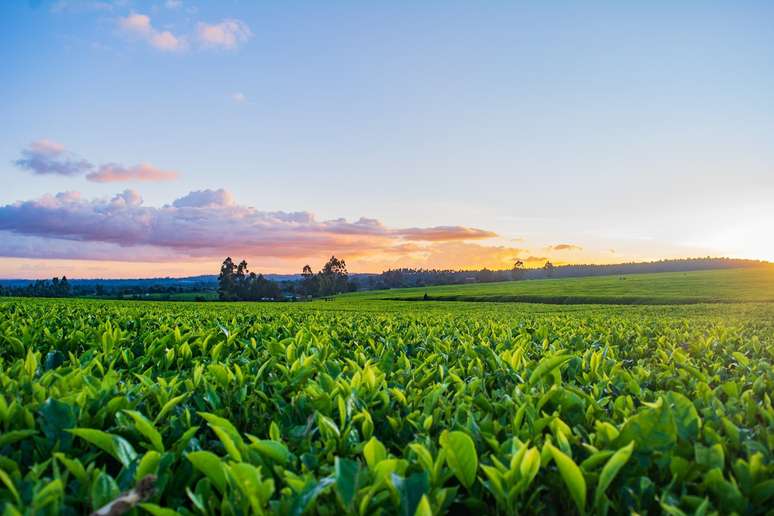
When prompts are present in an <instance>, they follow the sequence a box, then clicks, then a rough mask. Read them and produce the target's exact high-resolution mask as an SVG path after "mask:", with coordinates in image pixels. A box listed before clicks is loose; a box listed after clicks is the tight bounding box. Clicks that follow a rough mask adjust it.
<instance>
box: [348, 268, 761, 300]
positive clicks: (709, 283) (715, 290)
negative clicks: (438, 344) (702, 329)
mask: <svg viewBox="0 0 774 516" xmlns="http://www.w3.org/2000/svg"><path fill="white" fill-rule="evenodd" d="M425 293H427V294H428V296H430V297H431V298H432V299H434V300H441V301H444V300H445V301H500V302H513V301H515V302H532V303H552V304H579V303H580V304H692V303H717V302H754V301H756V302H770V301H774V267H768V268H750V269H727V270H709V271H692V272H665V273H652V274H627V275H620V276H596V277H582V278H561V279H541V280H528V281H508V282H499V283H476V284H468V285H443V286H434V287H417V288H406V289H396V290H381V291H371V292H359V293H354V294H348V295H347V296H346V297H353V298H356V299H358V300H363V299H392V298H395V299H413V300H421V299H422V298H423V296H424V294H425Z"/></svg>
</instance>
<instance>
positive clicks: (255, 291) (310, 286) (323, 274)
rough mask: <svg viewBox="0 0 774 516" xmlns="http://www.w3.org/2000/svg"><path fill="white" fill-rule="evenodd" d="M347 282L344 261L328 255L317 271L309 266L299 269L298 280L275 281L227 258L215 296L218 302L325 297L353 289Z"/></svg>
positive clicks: (244, 262)
mask: <svg viewBox="0 0 774 516" xmlns="http://www.w3.org/2000/svg"><path fill="white" fill-rule="evenodd" d="M355 288H356V286H355V284H354V283H352V282H350V281H349V273H348V272H347V264H346V263H345V261H344V260H342V259H339V258H336V257H335V256H331V259H330V260H328V261H327V262H326V263H325V265H323V268H322V269H321V270H320V271H319V272H317V273H316V274H315V273H314V272H313V271H312V268H311V267H310V266H309V265H305V266H304V268H303V270H302V271H301V280H300V281H297V282H282V283H278V282H276V281H272V280H270V279H267V278H266V277H264V276H263V274H256V273H255V272H251V271H250V270H248V265H247V262H246V261H245V260H242V261H241V262H239V264H234V261H233V260H232V259H231V257H228V258H226V259H225V260H224V261H223V264H222V265H221V267H220V274H219V275H218V298H219V299H220V300H221V301H273V300H278V299H284V298H290V299H297V298H299V297H301V298H313V297H326V296H331V295H334V294H341V293H342V292H349V291H352V290H355Z"/></svg>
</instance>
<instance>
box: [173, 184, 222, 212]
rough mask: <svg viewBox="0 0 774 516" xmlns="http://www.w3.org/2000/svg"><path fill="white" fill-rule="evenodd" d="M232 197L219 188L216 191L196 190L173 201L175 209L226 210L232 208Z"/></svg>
mask: <svg viewBox="0 0 774 516" xmlns="http://www.w3.org/2000/svg"><path fill="white" fill-rule="evenodd" d="M235 204H236V202H235V201H234V196H233V195H231V193H230V192H227V191H226V190H224V189H222V188H220V189H218V190H196V191H193V192H189V193H188V194H187V195H184V196H183V197H180V198H179V199H175V201H174V202H173V203H172V206H174V207H175V208H226V207H228V206H234V205H235Z"/></svg>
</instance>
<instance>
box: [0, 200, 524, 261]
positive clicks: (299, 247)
mask: <svg viewBox="0 0 774 516" xmlns="http://www.w3.org/2000/svg"><path fill="white" fill-rule="evenodd" d="M491 234H492V233H489V232H487V231H483V230H479V229H474V228H466V227H461V226H439V227H431V228H408V229H400V228H389V227H386V226H385V225H384V224H382V223H381V222H380V221H378V220H375V219H369V218H361V219H358V220H356V221H347V220H346V219H332V220H318V219H317V218H316V217H315V216H314V215H313V214H312V213H310V212H306V211H296V212H285V211H261V210H257V209H255V208H252V207H249V206H244V205H240V204H238V203H236V201H235V200H234V198H233V196H232V195H231V194H230V193H229V192H227V191H225V190H222V189H220V190H198V191H194V192H190V193H189V194H187V195H185V196H183V197H180V198H178V199H176V200H174V201H173V202H172V203H171V204H168V205H165V206H162V207H152V206H145V205H144V204H143V200H142V198H141V197H140V195H139V194H138V193H137V192H136V191H134V190H124V191H123V192H121V193H120V194H117V195H115V196H114V197H112V198H110V199H91V200H89V199H85V198H83V197H82V196H81V195H80V194H79V193H77V192H63V193H59V194H56V195H46V196H43V197H41V198H39V199H35V200H30V201H19V202H16V203H13V204H7V205H5V206H0V235H1V236H2V237H0V256H24V255H25V254H24V253H27V254H26V255H29V256H31V257H36V258H69V259H103V258H101V257H104V256H110V257H111V258H110V259H112V260H124V261H152V260H160V261H163V260H170V259H173V257H177V258H179V257H188V258H192V259H197V258H205V257H215V258H217V257H220V258H222V256H226V255H237V256H249V257H252V258H266V257H269V258H280V259H300V258H302V257H303V258H307V257H325V256H326V255H330V254H331V253H336V254H343V255H344V256H346V257H347V258H349V259H352V258H358V257H361V258H367V257H369V256H370V257H373V256H382V257H384V256H387V255H389V256H391V257H396V258H399V257H401V256H409V255H413V256H415V257H416V256H418V257H419V258H420V259H421V257H422V256H425V257H429V258H430V259H433V260H436V259H437V260H439V261H443V262H444V263H449V264H450V263H452V262H454V261H455V260H456V262H455V263H458V264H459V263H461V260H463V259H465V260H467V259H468V258H465V256H468V257H469V265H473V264H474V263H477V260H479V257H483V256H485V255H486V256H488V257H489V258H487V260H488V261H486V263H489V264H492V263H500V262H508V261H511V260H512V258H513V256H514V253H515V252H516V251H518V250H517V249H513V248H506V247H487V246H481V245H478V244H471V243H469V242H467V241H468V240H473V239H477V238H482V236H483V235H491ZM428 235H431V236H430V237H429V238H428ZM74 243H77V244H78V245H74ZM463 244H464V245H463ZM493 256H495V257H496V258H495V259H493V258H492V257H493Z"/></svg>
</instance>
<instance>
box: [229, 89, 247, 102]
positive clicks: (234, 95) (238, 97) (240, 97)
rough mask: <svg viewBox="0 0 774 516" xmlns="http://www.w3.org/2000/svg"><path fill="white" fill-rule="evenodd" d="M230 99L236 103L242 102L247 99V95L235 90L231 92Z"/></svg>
mask: <svg viewBox="0 0 774 516" xmlns="http://www.w3.org/2000/svg"><path fill="white" fill-rule="evenodd" d="M231 100H233V101H234V102H236V103H237V104H242V103H244V102H246V101H247V97H245V94H244V93H241V92H239V91H237V92H235V93H232V94H231Z"/></svg>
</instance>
